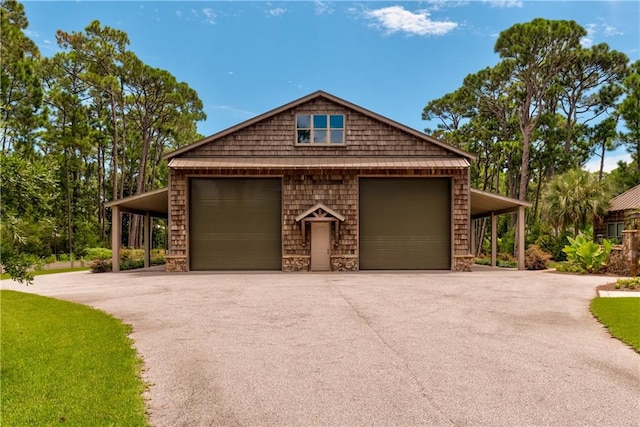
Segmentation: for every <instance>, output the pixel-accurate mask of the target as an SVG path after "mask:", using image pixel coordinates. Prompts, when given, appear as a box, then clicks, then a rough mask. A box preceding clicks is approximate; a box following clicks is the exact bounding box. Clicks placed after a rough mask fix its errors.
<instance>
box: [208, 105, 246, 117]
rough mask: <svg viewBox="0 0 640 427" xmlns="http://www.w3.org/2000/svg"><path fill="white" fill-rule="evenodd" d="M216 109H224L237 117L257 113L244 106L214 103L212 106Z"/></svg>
mask: <svg viewBox="0 0 640 427" xmlns="http://www.w3.org/2000/svg"><path fill="white" fill-rule="evenodd" d="M211 108H212V109H214V110H219V111H223V112H225V113H227V114H229V115H230V116H232V117H235V118H248V117H253V116H255V115H256V113H254V112H253V111H249V110H243V109H242V108H237V107H234V106H231V105H213V106H211Z"/></svg>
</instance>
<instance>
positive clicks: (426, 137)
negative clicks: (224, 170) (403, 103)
mask: <svg viewBox="0 0 640 427" xmlns="http://www.w3.org/2000/svg"><path fill="white" fill-rule="evenodd" d="M316 98H325V99H327V100H329V101H331V102H334V103H336V104H339V105H342V106H343V107H345V108H349V109H351V110H354V111H357V112H358V113H360V114H362V115H365V116H367V117H369V118H371V119H374V120H377V121H380V122H382V123H385V124H387V125H390V126H392V127H395V128H397V129H400V130H402V131H404V132H406V133H409V134H411V135H413V136H415V137H417V138H420V139H422V140H423V141H425V142H427V143H431V144H434V145H436V146H438V147H441V148H443V149H445V150H447V151H450V152H451V153H453V154H457V155H459V156H462V157H465V158H467V159H469V160H475V158H476V156H474V155H473V154H471V153H467V152H466V151H464V150H460V149H459V148H456V147H454V146H452V145H449V144H447V143H445V142H442V141H439V140H437V139H435V138H433V137H431V136H429V135H427V134H424V133H422V132H420V131H418V130H416V129H413V128H410V127H409V126H406V125H403V124H402V123H399V122H396V121H395V120H391V119H389V118H387V117H384V116H381V115H380V114H377V113H374V112H373V111H370V110H367V109H366V108H362V107H360V106H359V105H356V104H353V103H351V102H349V101H345V100H344V99H342V98H338V97H337V96H334V95H331V94H329V93H327V92H324V91H321V90H318V91H316V92H313V93H310V94H309V95H307V96H303V97H302V98H299V99H296V100H295V101H292V102H289V103H287V104H284V105H282V106H280V107H278V108H275V109H273V110H271V111H267V112H266V113H263V114H260V115H259V116H256V117H254V118H252V119H249V120H246V121H244V122H241V123H239V124H237V125H235V126H232V127H230V128H227V129H225V130H223V131H220V132H218V133H215V134H213V135H211V136H208V137H206V138H204V139H201V140H200V141H196V142H194V143H192V144H189V145H187V146H184V147H182V148H179V149H177V150H175V151H172V152H170V153H167V154H165V155H164V156H163V159H167V160H170V159H172V158H174V157H176V156H179V155H182V154H185V153H187V152H189V151H191V150H193V149H196V148H198V147H200V146H202V145H204V144H208V143H210V142H212V141H215V140H216V139H220V138H222V137H225V136H227V135H229V134H231V133H234V132H237V131H239V130H241V129H244V128H246V127H248V126H251V125H253V124H255V123H258V122H260V121H262V120H265V119H268V118H270V117H272V116H275V115H276V114H279V113H282V112H284V111H287V110H289V109H291V108H295V107H297V106H299V105H302V104H304V103H306V102H309V101H311V100H313V99H316Z"/></svg>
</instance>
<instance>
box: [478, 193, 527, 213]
mask: <svg viewBox="0 0 640 427" xmlns="http://www.w3.org/2000/svg"><path fill="white" fill-rule="evenodd" d="M521 206H523V207H525V208H530V207H531V203H529V202H524V201H522V200H518V199H513V198H511V197H505V196H500V195H498V194H493V193H489V192H486V191H481V190H476V189H475V188H472V189H471V217H472V218H483V217H487V216H490V215H491V213H492V212H493V213H494V214H496V215H500V214H505V213H511V212H518V209H519V208H520V207H521Z"/></svg>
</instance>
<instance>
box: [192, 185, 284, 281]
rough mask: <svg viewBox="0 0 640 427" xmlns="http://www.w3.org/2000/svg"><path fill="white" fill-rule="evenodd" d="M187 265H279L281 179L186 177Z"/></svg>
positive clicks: (271, 267)
mask: <svg viewBox="0 0 640 427" xmlns="http://www.w3.org/2000/svg"><path fill="white" fill-rule="evenodd" d="M189 186H190V198H189V200H190V205H189V259H190V268H191V270H280V269H281V268H282V267H281V265H282V258H281V253H282V245H281V235H282V233H281V228H280V227H281V226H280V224H281V214H280V212H281V205H282V196H281V192H282V190H281V188H282V185H281V180H280V179H279V178H277V179H249V178H241V179H236V178H230V179H204V178H194V179H191V180H190V184H189Z"/></svg>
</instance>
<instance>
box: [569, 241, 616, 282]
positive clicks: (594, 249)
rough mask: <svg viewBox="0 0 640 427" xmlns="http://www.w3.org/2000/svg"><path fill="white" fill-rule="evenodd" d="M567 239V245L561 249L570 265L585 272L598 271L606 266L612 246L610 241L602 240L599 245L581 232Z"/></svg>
mask: <svg viewBox="0 0 640 427" xmlns="http://www.w3.org/2000/svg"><path fill="white" fill-rule="evenodd" d="M567 239H568V240H569V245H567V246H565V247H564V249H563V251H564V252H565V253H566V254H567V259H568V260H569V262H570V263H571V264H572V265H574V266H575V267H577V268H579V269H581V270H582V271H584V272H587V273H600V271H601V270H602V269H603V268H604V267H606V262H607V259H609V253H610V252H611V247H612V246H613V245H612V244H611V242H610V241H608V240H604V241H603V242H602V246H601V245H599V244H597V243H595V242H594V241H593V240H588V239H587V238H586V237H585V236H584V235H582V234H580V235H578V236H576V238H575V239H572V238H571V237H568V238H567Z"/></svg>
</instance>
